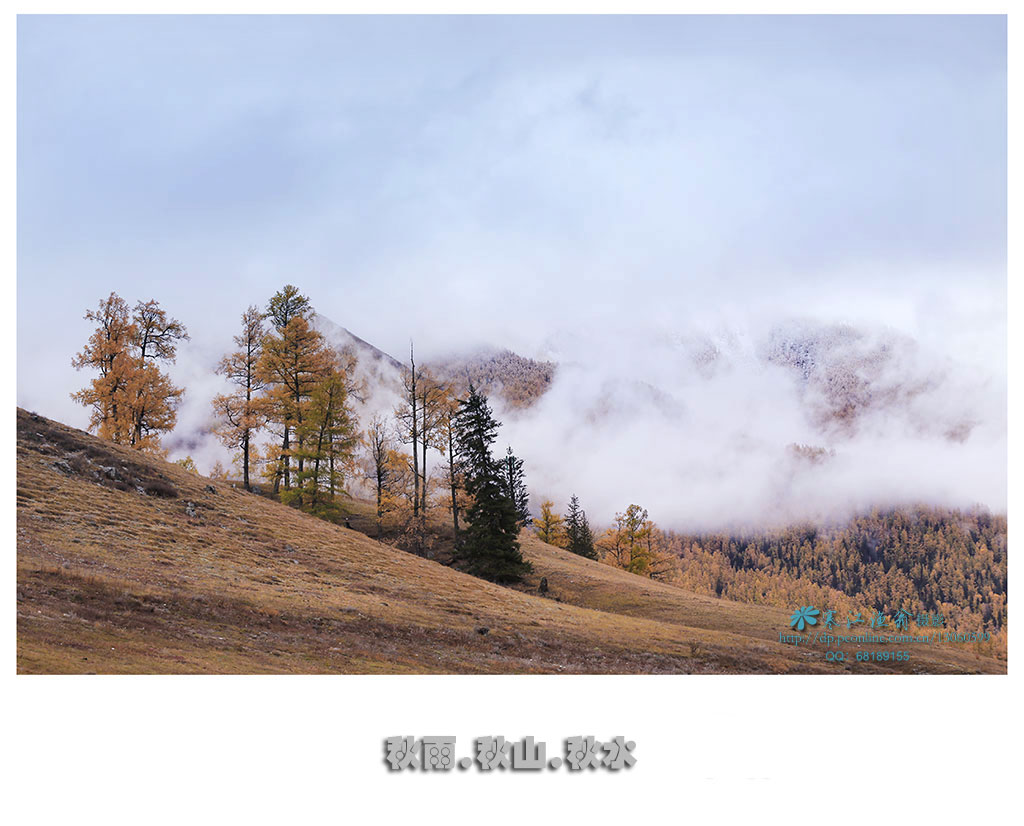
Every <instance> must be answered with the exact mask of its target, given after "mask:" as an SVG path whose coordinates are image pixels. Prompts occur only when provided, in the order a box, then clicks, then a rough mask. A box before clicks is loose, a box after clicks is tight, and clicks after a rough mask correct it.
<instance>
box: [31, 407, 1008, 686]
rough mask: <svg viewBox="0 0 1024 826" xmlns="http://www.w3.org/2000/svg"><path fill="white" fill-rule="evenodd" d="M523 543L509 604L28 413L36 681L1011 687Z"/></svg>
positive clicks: (971, 664) (932, 655) (959, 666)
mask: <svg viewBox="0 0 1024 826" xmlns="http://www.w3.org/2000/svg"><path fill="white" fill-rule="evenodd" d="M352 508H353V518H354V520H356V519H359V518H360V517H362V518H363V519H364V520H365V519H367V518H368V517H367V514H368V513H369V510H370V506H369V505H367V504H364V503H359V502H355V503H353V505H352ZM522 543H523V552H524V556H525V557H526V558H527V559H528V560H530V561H531V562H532V563H533V566H534V572H533V574H532V576H531V578H530V579H529V580H528V581H527V583H526V584H525V586H523V587H522V588H519V589H511V588H503V587H500V586H497V585H493V584H491V583H489V582H485V581H482V580H479V579H476V578H474V577H471V576H468V575H466V574H462V573H459V572H458V571H455V570H453V569H451V568H448V567H445V566H443V565H440V564H438V563H436V562H432V561H430V560H426V559H422V558H420V557H417V556H413V555H411V554H408V553H405V552H404V551H401V550H398V549H396V548H394V547H391V546H388V545H384V544H380V543H378V542H376V541H374V540H373V539H371V538H369V537H367V536H365V535H364V534H362V533H360V532H358V531H356V530H351V529H347V528H345V527H341V526H338V525H334V524H331V523H328V522H325V521H322V520H319V519H316V518H314V517H311V516H308V515H306V514H304V513H302V512H300V511H298V510H296V509H293V508H289V507H286V506H284V505H282V504H280V503H277V502H275V501H272V500H270V499H267V498H263V497H260V496H257V495H255V494H248V493H243V492H242V491H240V490H237V489H235V488H233V487H232V486H231V485H230V484H226V483H223V482H213V481H211V480H209V479H205V478H203V477H201V476H198V475H196V474H194V473H190V472H188V471H186V470H184V469H183V468H182V467H180V466H178V465H173V464H169V463H167V462H164V461H162V460H160V459H158V458H155V457H152V456H148V455H144V454H141V453H139V452H136V451H132V450H130V449H128V448H125V447H121V446H118V445H114V444H111V443H109V442H105V441H103V440H100V439H98V438H95V437H93V436H90V435H88V434H86V433H83V432H81V431H79V430H75V429H73V428H70V427H67V426H65V425H62V424H60V423H57V422H54V421H51V420H48V419H45V418H43V417H41V416H37V415H35V414H33V413H29V412H27V411H24V410H20V409H19V410H18V413H17V614H18V616H17V668H18V671H19V673H51V674H52V673H332V672H334V673H341V672H345V673H476V672H491V673H532V672H549V673H556V672H572V673H598V672H600V673H750V672H757V673H782V672H791V673H798V672H799V673H812V672H813V673H834V672H836V671H843V670H845V671H852V670H856V671H857V672H858V673H873V672H886V671H901V672H913V671H917V672H929V673H965V672H992V673H1004V672H1005V663H1001V662H997V661H995V660H992V659H987V658H983V657H980V656H978V655H976V654H973V653H970V652H969V651H968V650H966V647H958V646H922V647H921V649H923V650H915V651H914V652H913V657H912V658H911V660H910V661H909V662H892V661H890V662H880V661H879V662H861V663H856V664H855V665H853V664H851V663H847V664H846V665H845V666H838V665H836V664H834V663H828V662H826V661H825V660H824V658H823V657H822V655H821V653H820V651H819V652H812V651H811V650H808V649H805V648H804V647H798V646H794V645H787V644H783V643H781V642H780V641H779V632H780V631H781V630H785V629H788V613H789V612H788V611H784V610H782V609H778V608H773V607H769V606H763V605H747V604H742V603H737V602H728V601H725V600H720V599H715V598H712V597H707V596H700V595H697V594H693V593H690V592H688V591H684V590H682V589H679V588H676V587H674V586H672V585H669V584H666V583H660V582H654V581H651V580H649V579H645V578H642V577H638V576H634V575H632V574H629V573H626V572H624V571H621V570H618V569H615V568H612V567H610V566H607V565H603V564H600V563H598V562H592V561H589V560H586V559H582V558H580V557H576V556H574V555H572V554H569V553H568V552H566V551H563V550H560V549H558V548H554V547H552V546H549V545H545V544H544V543H541V542H539V541H538V540H537V539H535V538H533V537H528V536H525V535H524V536H523V538H522ZM541 577H544V578H545V579H546V581H547V585H548V591H547V593H546V595H543V596H542V595H541V593H540V588H539V587H538V586H539V584H540V578H541ZM865 650H875V649H874V648H872V646H865Z"/></svg>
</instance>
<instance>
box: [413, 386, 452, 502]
mask: <svg viewBox="0 0 1024 826" xmlns="http://www.w3.org/2000/svg"><path fill="white" fill-rule="evenodd" d="M416 384H417V388H418V393H419V399H418V407H419V411H420V425H419V437H420V461H421V462H422V472H421V473H420V474H419V476H420V480H421V484H420V502H419V511H420V517H421V518H425V517H426V513H427V493H428V487H429V485H428V481H429V478H430V477H429V475H428V473H427V453H428V451H429V449H430V448H434V449H435V450H437V451H442V450H443V449H444V434H443V432H442V423H443V419H444V414H445V407H446V401H447V399H448V398H449V397H450V395H451V393H450V390H449V388H448V386H447V385H446V384H444V383H443V382H440V381H438V380H437V379H436V378H434V376H433V374H432V373H431V372H430V371H429V370H424V371H423V372H422V375H421V376H420V378H419V380H418V381H417V383H416Z"/></svg>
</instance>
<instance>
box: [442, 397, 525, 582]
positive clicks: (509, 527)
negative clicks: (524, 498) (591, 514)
mask: <svg viewBox="0 0 1024 826" xmlns="http://www.w3.org/2000/svg"><path fill="white" fill-rule="evenodd" d="M455 426H456V429H457V430H456V433H457V440H456V441H457V444H458V449H459V455H460V459H461V465H462V470H463V478H464V485H465V488H466V492H467V493H468V494H469V495H470V497H471V498H472V500H473V501H472V504H471V505H470V506H469V507H468V508H467V509H466V522H467V523H468V527H467V528H466V529H465V531H464V532H463V534H462V541H461V543H460V545H459V549H458V556H459V559H460V560H461V561H462V562H463V563H464V565H465V567H466V570H467V571H469V573H472V574H475V575H476V576H481V577H484V578H485V579H490V580H492V581H494V582H499V583H509V582H518V581H519V580H520V579H522V577H523V575H524V574H525V573H526V572H527V571H529V570H530V565H529V563H528V562H524V561H523V557H522V554H521V553H520V551H519V542H518V541H517V537H518V535H519V516H518V514H517V512H516V505H515V502H513V500H512V499H511V498H509V496H508V494H507V493H506V492H505V485H504V482H503V476H502V472H501V466H500V465H499V463H498V462H496V461H495V460H494V458H493V457H492V456H491V445H492V444H493V443H494V440H495V438H496V436H497V431H498V427H499V423H498V422H497V421H496V420H495V419H494V416H493V414H492V413H491V408H490V405H488V404H487V398H486V397H485V396H483V395H482V394H481V393H479V392H478V391H477V390H476V389H475V388H474V387H472V386H470V388H469V397H468V398H467V399H466V400H465V401H461V402H459V415H458V417H457V419H456V423H455Z"/></svg>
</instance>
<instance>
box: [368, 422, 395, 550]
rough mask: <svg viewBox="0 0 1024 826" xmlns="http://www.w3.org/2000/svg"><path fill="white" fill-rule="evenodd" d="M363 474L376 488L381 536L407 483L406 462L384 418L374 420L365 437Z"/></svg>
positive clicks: (378, 528)
mask: <svg viewBox="0 0 1024 826" xmlns="http://www.w3.org/2000/svg"><path fill="white" fill-rule="evenodd" d="M363 446H364V450H365V459H364V462H363V472H364V475H365V477H366V479H367V480H369V482H370V483H371V484H372V485H373V487H374V493H375V495H376V499H377V536H378V537H379V536H380V535H381V534H382V532H383V530H384V517H385V516H386V515H387V514H388V513H390V512H391V511H393V510H394V509H395V505H396V496H397V494H398V493H399V492H400V490H401V484H402V482H403V480H404V473H403V471H404V467H403V465H404V464H405V459H404V457H402V456H401V454H399V452H398V450H397V441H396V439H395V435H394V432H393V430H392V428H391V427H390V426H389V425H388V423H387V422H386V421H385V420H384V419H383V418H382V417H381V416H374V417H373V418H372V419H371V420H370V424H369V426H368V427H367V428H366V431H365V433H364V434H363Z"/></svg>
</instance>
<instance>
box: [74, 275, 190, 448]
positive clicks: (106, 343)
mask: <svg viewBox="0 0 1024 826" xmlns="http://www.w3.org/2000/svg"><path fill="white" fill-rule="evenodd" d="M85 318H86V320H87V321H94V322H96V323H97V327H96V330H95V331H94V332H93V334H92V336H90V338H89V341H88V342H87V343H86V346H85V347H84V348H83V350H82V352H81V353H79V354H78V355H77V356H75V358H74V359H73V360H72V362H71V363H72V366H73V367H75V368H76V369H78V370H81V369H83V368H92V369H95V370H96V371H97V372H98V373H99V375H98V376H97V377H96V378H94V379H93V380H92V382H91V383H90V385H89V387H87V388H85V389H83V390H80V391H78V392H77V393H73V394H72V398H73V399H74V400H75V401H77V402H79V403H80V404H83V405H86V406H87V407H91V408H92V414H91V416H90V422H89V429H90V430H92V431H93V432H95V433H96V434H97V435H99V436H101V437H102V438H105V439H109V440H111V441H113V442H117V443H118V444H125V445H130V446H131V447H134V448H136V449H138V450H148V451H153V452H157V453H159V452H160V434H161V433H166V432H167V431H169V430H171V429H173V427H174V424H175V422H176V421H177V409H178V405H179V404H180V402H181V397H182V395H183V394H184V390H182V389H181V388H179V387H175V386H174V384H173V383H172V382H171V380H170V378H169V377H168V376H167V375H166V374H165V373H163V372H162V371H161V370H160V368H159V367H158V366H157V363H158V362H164V363H165V364H172V363H173V362H174V360H175V358H176V356H177V342H178V341H181V340H182V339H188V332H187V331H186V330H185V327H184V325H183V324H181V323H180V322H179V321H176V320H174V319H168V318H167V315H166V313H165V312H164V311H163V310H161V309H160V306H159V305H158V304H157V303H156V302H155V301H148V302H139V303H138V304H137V305H136V307H135V311H134V313H131V314H129V310H128V305H127V304H126V303H125V301H124V299H122V298H121V297H120V296H119V295H117V293H111V294H110V296H109V297H107V298H106V299H103V300H101V301H100V304H99V307H98V308H97V309H96V310H89V311H88V312H86V314H85Z"/></svg>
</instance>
